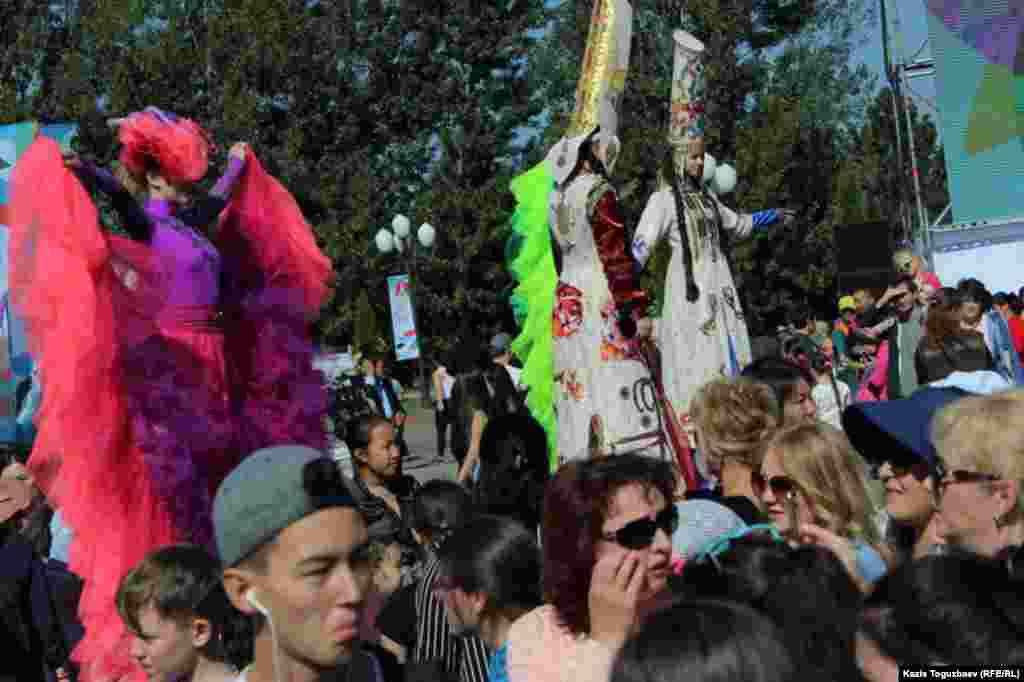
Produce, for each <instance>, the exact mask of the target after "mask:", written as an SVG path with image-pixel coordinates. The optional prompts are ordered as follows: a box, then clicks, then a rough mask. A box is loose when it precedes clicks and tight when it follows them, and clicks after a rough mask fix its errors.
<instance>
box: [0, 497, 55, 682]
mask: <svg viewBox="0 0 1024 682" xmlns="http://www.w3.org/2000/svg"><path fill="white" fill-rule="evenodd" d="M31 503H32V496H31V489H30V488H29V487H28V486H27V485H25V484H24V483H22V482H20V481H15V480H3V481H0V642H3V652H4V655H3V656H0V682H36V681H38V682H50V681H51V680H53V679H54V678H56V677H57V675H58V671H61V674H62V678H63V679H67V678H66V677H63V666H65V665H66V664H67V663H68V657H69V654H70V647H69V646H68V643H67V642H66V640H65V638H64V632H63V629H62V627H63V626H62V621H61V618H60V616H59V613H58V609H57V606H56V604H55V601H54V595H53V593H52V590H51V586H50V581H49V579H48V577H47V572H46V565H45V564H44V563H43V560H42V559H41V558H40V557H39V556H38V555H37V554H36V552H35V549H34V547H33V546H32V544H31V543H30V542H29V541H28V540H26V539H25V538H24V537H22V535H21V533H19V532H18V529H17V523H18V518H19V516H20V515H22V514H24V513H25V512H26V511H27V510H28V509H29V508H30V506H31Z"/></svg>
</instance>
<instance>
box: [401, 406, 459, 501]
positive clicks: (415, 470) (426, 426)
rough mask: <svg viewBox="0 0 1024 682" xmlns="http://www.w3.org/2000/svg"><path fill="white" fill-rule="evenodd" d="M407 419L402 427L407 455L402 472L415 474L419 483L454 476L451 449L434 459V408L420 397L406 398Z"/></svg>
mask: <svg viewBox="0 0 1024 682" xmlns="http://www.w3.org/2000/svg"><path fill="white" fill-rule="evenodd" d="M405 409H406V410H408V412H409V421H408V422H407V424H406V427H405V441H406V443H408V444H409V458H408V459H407V460H406V461H405V462H403V469H404V471H405V473H407V474H409V475H411V476H415V477H416V479H417V480H418V481H419V482H420V483H424V482H426V481H429V480H431V479H434V478H444V479H448V480H451V481H454V480H455V476H456V474H457V473H458V472H457V471H456V470H455V458H454V457H452V454H451V452H448V453H446V454H445V459H444V460H443V461H438V459H437V436H436V434H435V431H434V412H433V410H431V409H429V408H424V407H422V406H421V405H420V403H419V401H418V400H416V401H405Z"/></svg>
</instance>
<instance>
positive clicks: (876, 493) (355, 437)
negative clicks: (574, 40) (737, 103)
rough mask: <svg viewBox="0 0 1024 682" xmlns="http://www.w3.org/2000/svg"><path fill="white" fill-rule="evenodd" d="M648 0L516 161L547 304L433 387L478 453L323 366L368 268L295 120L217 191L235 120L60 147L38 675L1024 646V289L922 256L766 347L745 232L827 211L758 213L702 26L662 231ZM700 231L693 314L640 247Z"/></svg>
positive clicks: (39, 359)
mask: <svg viewBox="0 0 1024 682" xmlns="http://www.w3.org/2000/svg"><path fill="white" fill-rule="evenodd" d="M631 12H632V10H631V7H630V5H629V3H628V2H625V0H600V1H599V2H597V3H595V10H594V14H593V17H592V23H591V31H590V34H589V36H588V41H587V47H586V57H585V59H584V64H583V73H582V74H581V80H580V87H579V90H578V98H577V103H576V110H575V111H574V113H573V116H572V120H571V122H570V125H569V127H568V128H567V130H566V133H565V136H564V137H563V138H562V139H561V140H559V141H558V143H557V144H556V145H555V146H554V147H553V148H552V150H551V151H550V153H549V154H548V156H547V157H546V158H545V159H544V161H543V162H541V163H540V164H538V165H537V166H536V167H534V168H533V169H531V170H529V171H527V172H526V173H524V174H523V175H521V176H519V177H518V178H516V180H515V181H514V182H513V184H512V191H513V194H514V195H515V198H516V201H517V209H516V213H515V217H514V218H513V234H514V237H513V239H514V243H513V244H512V245H511V246H513V247H514V248H510V249H509V253H510V254H511V260H510V265H509V267H510V270H511V272H512V273H513V275H514V276H515V277H516V279H517V281H518V283H519V284H518V287H517V290H516V291H517V293H516V298H515V300H514V301H513V304H514V307H515V311H516V313H517V317H518V322H519V323H520V325H521V329H520V333H519V334H518V335H517V336H516V337H515V338H514V339H513V338H512V336H511V335H509V334H499V335H497V336H495V337H494V338H492V339H490V341H489V342H488V343H486V344H484V343H480V342H477V341H475V340H472V339H463V340H462V341H463V346H461V347H459V348H457V349H456V351H455V352H453V353H452V354H451V355H450V357H448V358H445V359H444V360H443V361H441V362H439V363H438V365H437V367H436V369H435V371H434V374H433V380H432V381H431V382H430V384H431V385H430V387H429V388H428V387H424V389H425V390H426V391H427V392H428V395H429V397H430V399H431V402H433V406H434V411H435V425H436V427H437V432H438V439H437V452H436V453H435V456H436V457H438V458H445V457H446V456H447V453H448V452H449V451H450V453H451V455H452V457H453V459H454V464H455V465H456V467H457V471H456V474H455V476H454V479H455V480H440V479H437V480H428V481H420V480H417V479H416V478H415V477H413V476H410V475H408V474H406V473H405V471H404V463H405V462H406V461H407V460H408V458H409V457H410V456H411V455H412V454H419V453H411V452H410V444H409V439H407V437H406V432H405V431H406V427H407V423H408V415H407V412H406V410H407V408H406V406H405V405H403V401H402V395H401V389H400V387H398V386H396V384H395V382H394V381H393V379H392V378H391V377H390V376H389V374H388V368H387V366H386V364H387V363H386V359H385V357H384V356H382V355H380V354H377V353H374V352H367V353H365V354H364V356H363V362H362V366H361V368H360V371H359V373H358V375H357V376H355V377H353V378H352V379H351V380H349V381H347V382H345V383H344V384H343V385H341V384H339V385H337V386H329V385H328V382H327V381H326V380H325V377H324V376H323V375H321V374H320V373H319V372H317V371H316V370H314V366H313V353H312V344H311V339H310V322H311V320H313V319H314V318H315V316H316V314H317V311H318V310H319V309H320V306H321V305H322V304H323V302H324V300H325V297H326V295H327V293H328V290H329V287H328V282H329V280H330V279H331V267H332V266H331V263H330V261H329V260H328V259H327V258H326V257H325V256H324V255H323V254H322V253H321V252H320V250H319V248H318V247H317V245H316V243H315V240H314V238H313V234H312V230H311V228H310V226H309V225H308V224H307V223H306V221H305V219H304V217H303V216H302V213H301V210H300V209H299V207H298V204H297V203H296V202H295V200H294V198H293V197H292V196H291V194H290V193H289V192H288V191H287V190H286V189H285V188H284V187H282V186H281V185H280V184H279V183H277V181H276V180H274V179H273V178H272V177H271V176H270V175H269V174H268V173H267V172H266V171H265V170H264V169H263V168H262V166H261V165H260V163H259V161H258V159H257V157H256V154H255V150H253V149H252V148H250V147H249V146H248V145H246V144H242V143H238V144H236V145H234V146H232V147H231V148H230V151H229V153H228V167H227V169H226V170H225V172H224V174H223V175H222V176H221V178H220V180H218V181H217V182H216V184H214V185H213V187H212V189H211V191H209V192H204V191H202V190H201V189H200V187H199V185H198V183H199V182H201V181H202V179H203V178H204V177H205V176H206V174H207V170H208V166H209V160H210V157H211V155H212V154H213V151H214V147H213V144H212V141H211V140H210V138H209V136H208V135H207V134H206V132H205V131H204V130H203V129H202V128H201V127H200V126H199V125H198V124H196V123H195V122H194V121H191V120H189V119H187V118H182V117H179V116H176V115H174V114H171V113H168V112H164V111H161V110H159V109H154V108H148V109H146V110H144V111H140V112H136V113H134V114H132V115H130V116H128V117H127V118H126V119H124V120H122V121H120V123H119V128H118V138H119V142H120V143H121V146H122V147H121V154H120V161H119V165H118V166H117V167H116V168H115V171H114V172H110V171H107V170H106V169H104V168H101V167H99V166H97V165H96V164H94V163H92V162H90V161H89V160H88V159H86V158H84V157H80V156H77V155H65V154H62V152H61V150H60V149H59V148H58V147H57V146H56V144H54V143H53V142H51V141H47V140H45V139H43V138H39V139H37V140H36V141H35V142H33V143H32V145H31V146H30V147H29V149H28V151H27V152H26V153H25V155H24V156H23V157H22V158H21V159H19V162H18V167H17V168H16V171H15V174H14V180H13V182H12V188H13V189H12V202H11V206H12V209H11V215H12V218H11V222H12V229H11V249H10V263H11V288H12V301H13V303H14V305H15V307H16V309H17V311H18V312H19V314H20V315H22V316H23V317H24V318H25V321H26V330H27V335H28V338H29V343H30V348H31V351H32V355H33V359H34V361H35V362H36V363H37V370H38V374H37V376H36V381H34V382H33V384H32V386H31V387H30V388H29V389H28V390H27V391H25V392H24V395H23V396H22V397H23V398H24V400H25V401H26V404H27V405H32V407H31V409H30V412H33V413H34V414H33V417H32V418H30V419H29V420H28V421H30V422H32V424H33V425H34V427H35V428H34V429H33V430H31V431H34V433H33V438H34V443H33V446H32V448H31V453H29V452H27V451H11V452H8V453H6V454H4V456H3V457H4V458H3V459H2V461H0V638H2V639H3V641H4V642H5V644H6V645H7V646H8V648H7V649H6V650H5V652H6V653H8V655H7V656H4V657H2V658H0V682H6V681H7V680H10V681H12V682H13V681H14V680H17V681H19V682H36V681H39V682H41V681H42V680H47V682H51V681H55V680H80V681H81V682H128V681H134V680H140V679H142V678H144V677H145V678H148V679H151V680H161V681H163V680H189V681H191V682H318V681H320V680H347V681H350V682H392V681H394V682H398V681H400V680H408V681H409V682H416V681H418V680H424V681H426V680H430V681H431V682H445V681H448V680H451V681H452V682H455V681H458V682H491V681H493V682H505V681H506V680H507V681H508V682H547V681H551V682H584V681H586V682H675V681H676V680H681V679H687V680H698V681H699V680H707V681H708V682H712V681H714V682H741V681H745V680H755V679H756V680H764V681H766V682H769V681H770V682H774V681H776V680H777V681H778V682H796V681H797V680H804V679H812V678H817V677H818V676H821V677H823V678H824V679H839V680H850V681H851V682H861V681H862V680H867V681H869V682H883V681H886V682H894V681H895V680H897V679H901V678H900V674H899V669H900V668H901V667H907V666H1018V668H1017V669H1016V670H1017V672H1018V674H1019V670H1020V667H1019V666H1022V665H1024V589H1022V587H1024V585H1022V583H1021V580H1022V566H1024V555H1022V554H1021V548H1022V546H1024V440H1022V439H1021V438H1020V434H1021V432H1022V431H1024V388H1021V387H1020V386H1021V384H1024V370H1022V363H1021V352H1022V350H1024V349H1022V347H1021V342H1022V340H1024V334H1022V331H1024V322H1022V318H1021V313H1022V311H1021V295H1024V292H1019V294H1018V295H1013V294H1008V293H999V294H996V295H994V296H993V295H991V294H990V293H989V292H988V291H987V290H986V289H985V287H984V285H983V284H982V283H981V282H980V281H978V280H976V279H966V280H964V281H961V282H958V283H957V286H956V287H955V288H952V287H942V285H941V283H940V282H939V281H938V279H937V278H936V277H935V275H934V274H932V273H929V272H927V271H926V270H925V267H924V266H925V264H924V261H923V259H922V258H921V257H920V256H917V255H915V254H913V253H911V252H909V251H906V250H901V251H900V252H898V253H897V254H896V255H895V258H894V271H895V275H894V277H893V278H892V281H891V282H889V283H888V285H887V286H885V287H881V288H880V289H879V290H877V291H872V290H867V289H865V290H860V291H856V292H849V293H848V294H846V295H843V296H842V297H841V298H840V300H839V304H838V311H837V312H838V315H839V318H838V319H837V320H836V321H835V322H834V324H830V323H828V322H823V321H819V320H816V319H815V317H814V315H813V314H812V313H811V312H810V311H801V312H799V313H798V314H796V315H795V316H794V318H793V320H792V324H791V325H790V327H789V328H787V329H786V330H785V331H784V333H782V334H780V335H779V336H778V337H777V338H774V337H773V338H763V339H757V340H755V341H754V342H751V340H750V339H749V336H748V332H747V326H746V321H745V318H744V315H743V310H742V302H741V300H740V298H739V294H738V293H737V290H736V287H735V284H734V281H733V278H732V273H731V272H730V269H729V264H728V259H727V258H726V254H725V252H724V251H723V248H724V242H723V241H722V239H721V235H722V234H723V233H725V232H730V233H732V234H733V235H734V236H735V237H736V238H742V237H745V236H747V235H750V234H752V233H754V232H755V231H756V230H760V229H764V228H769V227H771V226H783V227H784V226H787V225H789V224H791V223H792V222H793V220H794V219H795V215H794V212H793V211H791V210H788V209H769V210H765V211H757V212H754V213H742V212H736V211H733V210H732V209H730V208H728V207H727V206H726V205H725V204H724V203H723V201H722V199H721V195H724V194H728V193H729V191H731V188H732V186H734V185H735V173H734V172H732V171H731V169H727V170H726V172H719V171H721V170H723V169H722V168H719V169H718V170H715V169H714V163H713V159H711V158H710V157H708V156H707V155H706V154H705V152H704V121H703V117H704V110H705V108H704V102H703V97H704V94H705V92H706V83H705V82H704V64H703V55H704V47H703V45H702V44H701V43H700V42H699V41H698V40H696V38H694V37H693V36H691V35H689V34H686V33H684V32H682V31H677V32H675V33H674V35H673V41H674V45H675V63H674V73H673V86H672V98H671V111H672V115H671V120H670V126H669V135H668V150H669V153H668V154H667V155H666V158H665V159H664V164H663V167H662V169H661V176H660V180H659V186H658V189H657V191H656V192H655V193H654V194H653V195H652V196H651V197H650V200H649V202H648V204H647V207H646V209H645V211H644V214H643V216H642V217H641V220H640V223H639V225H638V226H637V228H636V230H635V231H632V230H630V229H627V227H626V225H625V222H624V219H623V215H622V211H621V209H620V206H619V199H618V194H617V192H616V190H615V188H614V186H613V185H612V184H611V181H610V177H609V176H610V173H611V171H612V168H613V166H614V162H615V160H616V158H617V157H618V155H619V153H620V151H621V150H620V146H621V143H620V140H619V139H618V137H617V129H618V128H617V126H618V116H619V107H620V106H621V102H622V90H623V88H624V86H625V78H626V73H627V71H628V62H629V46H630V44H631V30H632V14H631ZM726 168H727V167H726ZM90 190H91V191H92V192H94V193H101V194H103V195H105V196H106V200H105V201H109V203H110V205H111V206H112V208H113V209H114V211H115V212H116V213H117V214H118V216H119V218H120V224H121V227H122V228H123V232H125V233H127V236H125V235H124V234H110V233H109V231H107V230H105V229H103V228H104V224H103V222H102V221H101V219H100V212H99V210H98V208H97V205H96V203H95V202H94V200H93V198H92V194H90ZM663 240H664V241H667V242H668V244H669V246H670V247H671V250H672V260H671V262H670V266H669V270H668V275H667V280H666V282H665V290H666V291H667V292H668V293H667V295H666V299H667V300H666V305H665V312H664V314H663V316H662V318H661V319H660V320H659V321H657V323H655V322H654V321H652V320H651V319H649V318H648V317H647V315H648V307H649V303H650V300H651V296H650V292H647V291H644V290H643V289H642V288H641V287H640V285H639V282H640V279H639V277H638V274H639V272H640V270H641V269H642V268H643V266H644V265H645V263H646V262H647V261H648V259H649V257H650V255H651V252H652V250H653V249H654V248H655V247H656V245H657V244H658V243H659V242H661V241H663ZM515 358H518V361H519V362H521V364H522V367H517V366H516V364H515V363H514V359H515ZM329 433H330V435H331V436H332V437H333V438H334V439H336V440H340V441H343V442H344V447H341V446H340V445H338V446H337V447H335V445H334V444H331V443H330V442H329V440H328V435H329Z"/></svg>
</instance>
